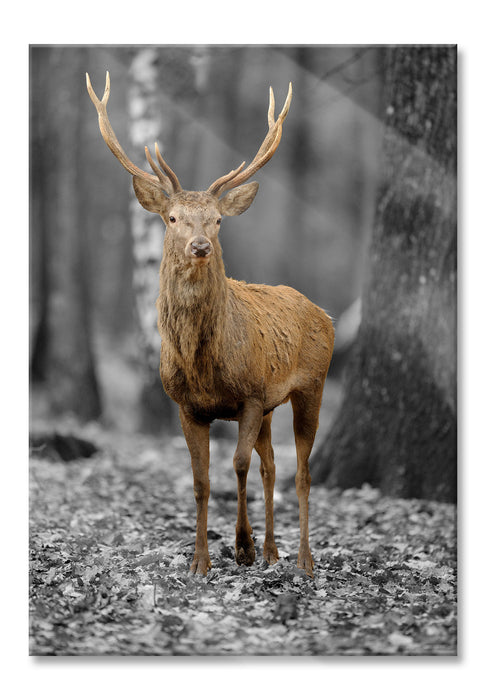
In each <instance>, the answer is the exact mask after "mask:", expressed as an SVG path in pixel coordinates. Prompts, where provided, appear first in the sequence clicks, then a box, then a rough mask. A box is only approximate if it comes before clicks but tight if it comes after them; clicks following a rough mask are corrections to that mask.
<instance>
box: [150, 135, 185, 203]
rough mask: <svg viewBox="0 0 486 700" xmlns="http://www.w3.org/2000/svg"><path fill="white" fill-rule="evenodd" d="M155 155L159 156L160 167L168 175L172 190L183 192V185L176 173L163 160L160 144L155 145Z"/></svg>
mask: <svg viewBox="0 0 486 700" xmlns="http://www.w3.org/2000/svg"><path fill="white" fill-rule="evenodd" d="M155 155H156V156H157V160H158V161H159V163H160V166H161V167H162V170H163V171H164V172H165V173H166V175H167V177H168V178H169V180H170V182H171V184H172V189H173V190H174V192H182V187H181V184H180V182H179V180H178V178H177V175H176V174H175V172H174V171H173V170H172V168H170V167H169V166H168V165H167V163H166V162H165V160H164V159H163V158H162V154H161V153H160V150H159V144H158V143H157V142H156V143H155Z"/></svg>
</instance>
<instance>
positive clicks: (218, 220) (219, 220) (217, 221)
mask: <svg viewBox="0 0 486 700" xmlns="http://www.w3.org/2000/svg"><path fill="white" fill-rule="evenodd" d="M216 223H217V224H218V226H219V224H220V223H221V217H219V219H216Z"/></svg>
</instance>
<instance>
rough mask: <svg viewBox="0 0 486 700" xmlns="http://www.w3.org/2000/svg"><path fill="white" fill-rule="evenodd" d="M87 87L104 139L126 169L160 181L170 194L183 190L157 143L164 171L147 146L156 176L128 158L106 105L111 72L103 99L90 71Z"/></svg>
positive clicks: (156, 151)
mask: <svg viewBox="0 0 486 700" xmlns="http://www.w3.org/2000/svg"><path fill="white" fill-rule="evenodd" d="M86 87H87V88H88V93H89V96H90V98H91V101H92V103H93V104H94V106H95V107H96V111H97V112H98V121H99V125H100V131H101V135H102V136H103V139H104V141H105V143H106V145H107V146H108V148H109V149H110V151H111V152H112V153H113V155H114V156H115V157H116V158H117V159H118V160H119V161H120V163H121V164H122V165H123V167H124V168H125V170H127V171H128V172H129V173H130V174H131V175H137V176H138V177H142V178H144V179H145V180H150V181H151V182H160V184H161V185H162V188H163V189H164V190H165V191H166V192H167V194H169V195H171V194H174V193H175V192H181V191H182V187H181V185H180V183H179V180H178V179H177V176H176V174H175V173H174V171H173V170H171V168H169V166H168V165H167V163H166V162H165V161H164V159H163V158H162V156H161V154H160V151H159V147H158V145H157V144H155V154H156V156H157V160H158V161H159V164H160V167H161V168H162V170H163V171H164V172H162V170H160V168H158V167H157V165H156V164H155V163H154V161H153V160H152V157H151V155H150V151H149V149H148V148H147V147H145V154H146V156H147V160H148V162H149V163H150V166H151V168H152V170H153V171H154V173H155V175H156V176H154V175H151V174H150V173H147V172H145V170H141V169H140V168H139V167H137V166H136V165H135V164H134V163H132V161H131V160H130V159H129V158H128V156H127V154H126V153H125V151H124V150H123V148H122V147H121V146H120V144H119V142H118V139H117V138H116V136H115V132H114V131H113V128H112V126H111V124H110V120H109V119H108V113H107V111H106V105H107V103H108V98H109V97H110V74H109V72H108V71H106V83H105V92H104V93H103V97H102V98H101V100H99V99H98V97H97V96H96V93H95V91H94V90H93V87H92V85H91V80H90V79H89V75H88V73H86Z"/></svg>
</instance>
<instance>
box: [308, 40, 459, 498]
mask: <svg viewBox="0 0 486 700" xmlns="http://www.w3.org/2000/svg"><path fill="white" fill-rule="evenodd" d="M385 90H386V94H385V107H386V119H385V135H384V145H383V160H384V164H383V183H382V186H381V188H380V196H379V198H378V205H377V211H376V218H375V225H374V231H373V236H372V241H371V248H370V260H369V276H368V279H367V282H366V283H365V286H364V291H363V306H362V322H361V326H360V330H359V334H358V338H357V341H356V347H355V350H354V353H353V356H352V358H351V360H350V365H349V368H348V372H347V375H346V378H345V384H344V400H343V404H342V406H341V409H340V412H339V414H338V416H337V419H336V421H335V423H334V425H333V427H332V428H331V431H330V433H329V435H328V437H327V439H326V441H325V442H324V444H323V445H322V446H321V448H320V449H318V450H317V451H316V453H315V455H314V458H313V460H312V473H313V477H314V482H325V483H326V484H327V485H328V486H329V487H339V488H350V487H356V486H360V485H361V484H363V483H365V482H367V483H369V484H371V485H372V486H375V487H378V488H380V489H381V490H382V491H383V492H384V493H386V494H390V495H393V496H397V497H416V498H427V499H435V500H441V501H454V500H455V498H456V455H457V425H456V307H457V300H456V279H457V252H456V220H457V218H456V49H455V47H449V46H429V47H390V48H389V49H388V50H387V52H386V62H385Z"/></svg>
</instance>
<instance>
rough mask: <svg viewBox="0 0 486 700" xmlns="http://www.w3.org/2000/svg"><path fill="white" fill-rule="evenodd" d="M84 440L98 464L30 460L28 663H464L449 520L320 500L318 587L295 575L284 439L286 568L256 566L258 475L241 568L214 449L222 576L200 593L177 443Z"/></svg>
mask: <svg viewBox="0 0 486 700" xmlns="http://www.w3.org/2000/svg"><path fill="white" fill-rule="evenodd" d="M47 427H49V426H44V428H47ZM50 427H51V428H53V426H52V425H51V426H50ZM57 430H58V431H59V432H60V433H62V429H61V428H60V427H59V426H57ZM70 432H71V433H72V432H73V431H72V430H70ZM76 435H77V437H80V438H86V439H88V440H90V441H92V442H94V443H95V444H96V445H97V446H98V447H99V451H97V452H96V453H95V454H93V455H92V456H90V457H89V458H84V459H83V458H80V459H75V460H74V461H69V462H65V461H63V460H62V459H60V458H59V457H57V458H56V455H55V453H52V451H51V452H49V450H47V452H46V451H45V450H43V449H42V448H39V447H35V448H33V449H32V450H31V476H30V490H31V493H30V515H31V522H30V653H31V654H32V655H76V656H77V655H117V656H121V655H146V656H154V655H209V656H220V655H301V656H308V655H407V656H410V655H414V656H415V655H455V654H456V653H457V649H456V642H457V634H456V509H455V507H454V506H452V505H449V504H442V503H436V502H430V501H420V500H400V499H394V498H389V497H384V496H382V495H381V494H380V493H379V492H378V491H377V490H376V489H372V488H371V487H369V486H366V485H365V486H364V487H363V488H361V489H351V490H348V491H344V492H338V491H334V490H333V491H330V490H328V489H326V488H324V487H323V486H318V485H315V486H314V485H313V486H312V488H311V496H310V542H311V549H312V552H313V556H314V560H315V575H314V578H313V579H311V578H309V577H307V576H306V575H305V574H304V573H303V572H302V571H301V570H300V569H298V568H297V567H296V561H297V550H298V544H299V529H298V504H297V498H296V496H295V492H294V489H293V488H289V487H288V481H289V477H291V476H293V474H294V469H295V451H294V446H293V442H292V441H291V431H290V430H289V427H288V426H287V428H286V435H285V436H284V437H285V438H286V439H284V440H283V441H281V442H279V443H275V458H276V464H277V482H276V490H275V532H276V542H277V546H278V548H279V553H280V561H279V562H278V563H277V564H276V565H274V566H268V564H266V562H264V561H263V559H262V544H263V537H264V501H263V491H262V486H261V481H260V475H259V472H258V460H255V461H254V462H253V461H252V467H251V469H250V475H249V479H248V510H249V519H250V523H251V525H252V527H253V535H254V539H255V549H256V552H257V558H256V561H255V564H254V565H253V566H252V567H245V566H238V565H236V563H235V561H234V524H235V520H236V480H235V476H234V473H233V469H232V453H233V450H234V447H235V441H234V440H232V439H229V438H227V437H222V438H221V437H220V438H218V439H214V440H212V441H211V457H212V464H211V472H210V477H211V496H210V502H209V523H208V528H209V531H208V537H209V549H210V556H211V560H212V564H213V568H212V569H211V570H210V572H209V574H208V576H207V577H206V578H203V577H199V576H197V577H196V576H192V575H191V574H190V573H189V566H190V563H191V560H192V555H193V546H194V533H195V503H194V496H193V489H192V473H191V468H190V461H189V457H188V452H187V448H186V446H185V442H184V439H183V438H182V436H175V437H167V438H159V439H156V438H154V437H150V436H144V435H140V434H135V435H128V436H122V435H119V434H117V433H115V432H114V431H109V430H106V429H103V428H101V427H100V426H99V425H94V424H93V425H90V426H85V427H84V428H79V427H78V428H77V430H76Z"/></svg>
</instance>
